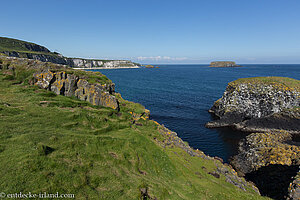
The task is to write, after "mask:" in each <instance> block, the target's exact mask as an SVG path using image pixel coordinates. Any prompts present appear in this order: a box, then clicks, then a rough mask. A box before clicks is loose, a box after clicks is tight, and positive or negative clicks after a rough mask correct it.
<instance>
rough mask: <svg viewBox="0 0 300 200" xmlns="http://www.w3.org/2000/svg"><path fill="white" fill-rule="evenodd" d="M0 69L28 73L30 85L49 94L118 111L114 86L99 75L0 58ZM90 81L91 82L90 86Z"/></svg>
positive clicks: (33, 62) (56, 65)
mask: <svg viewBox="0 0 300 200" xmlns="http://www.w3.org/2000/svg"><path fill="white" fill-rule="evenodd" d="M1 58H2V59H1V62H2V63H0V69H4V70H11V71H12V72H13V73H15V74H16V73H19V74H20V73H26V74H28V73H31V72H32V74H33V79H32V80H30V83H31V84H35V85H37V86H39V87H40V88H43V89H47V90H49V91H53V92H54V93H55V94H57V95H64V96H69V97H72V96H74V97H77V98H79V99H80V100H84V101H88V102H90V103H91V104H93V105H97V106H104V107H110V108H113V109H116V110H119V102H118V100H117V98H116V97H115V85H114V84H113V83H112V82H111V81H110V80H109V79H107V78H106V77H105V76H104V75H103V74H101V73H99V72H98V73H92V72H85V71H81V70H74V69H72V68H70V67H68V66H65V65H59V64H52V63H45V62H40V61H36V60H29V59H25V58H18V59H16V58H11V57H3V56H2V57H1ZM91 82H92V83H91Z"/></svg>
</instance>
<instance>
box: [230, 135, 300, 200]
mask: <svg viewBox="0 0 300 200" xmlns="http://www.w3.org/2000/svg"><path fill="white" fill-rule="evenodd" d="M231 164H232V165H233V167H234V168H235V169H236V170H237V171H238V172H239V174H240V175H243V176H245V178H246V179H247V180H250V181H252V182H254V183H255V184H256V186H257V187H258V188H259V190H260V192H261V194H262V195H265V196H269V197H272V198H274V199H297V198H296V197H299V195H300V193H299V192H300V188H299V185H297V183H298V182H297V181H299V177H298V178H297V177H296V178H295V176H296V175H297V172H298V170H299V165H300V143H299V141H297V140H295V138H293V135H291V134H290V133H288V132H286V131H281V132H277V133H252V134H250V135H249V136H247V137H246V138H245V139H244V140H243V141H242V142H240V146H239V154H238V155H236V156H234V157H233V159H232V161H231ZM289 197H290V198H289Z"/></svg>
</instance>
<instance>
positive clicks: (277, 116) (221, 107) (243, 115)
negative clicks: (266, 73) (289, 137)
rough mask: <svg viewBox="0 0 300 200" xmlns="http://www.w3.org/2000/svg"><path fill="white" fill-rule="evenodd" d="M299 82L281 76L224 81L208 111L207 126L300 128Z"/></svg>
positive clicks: (270, 128)
mask: <svg viewBox="0 0 300 200" xmlns="http://www.w3.org/2000/svg"><path fill="white" fill-rule="evenodd" d="M299 87H300V81H298V80H295V79H290V78H281V77H258V78H249V79H238V80H237V81H233V82H231V83H229V84H228V86H227V88H226V91H225V92H224V94H223V96H222V98H221V99H219V100H217V101H216V102H215V103H214V105H213V106H212V108H211V109H210V110H209V112H210V113H212V114H214V116H216V118H218V119H217V120H215V121H213V122H209V123H207V124H206V127H208V128H215V127H225V126H231V127H233V128H235V129H238V130H242V131H247V132H253V131H258V132H266V131H271V130H272V131H273V130H279V129H284V130H288V131H291V132H299V130H300V109H299V108H300V101H299V99H300V92H299V91H300V90H299Z"/></svg>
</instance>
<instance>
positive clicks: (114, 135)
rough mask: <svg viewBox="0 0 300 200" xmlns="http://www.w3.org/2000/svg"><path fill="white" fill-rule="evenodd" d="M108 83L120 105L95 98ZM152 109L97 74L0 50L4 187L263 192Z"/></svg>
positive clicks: (188, 195)
mask: <svg viewBox="0 0 300 200" xmlns="http://www.w3.org/2000/svg"><path fill="white" fill-rule="evenodd" d="M75 83H76V84H75ZM97 91H98V92H97ZM102 92H104V93H105V94H107V95H109V96H110V97H109V99H111V102H114V99H117V101H118V106H119V108H118V109H115V108H114V106H110V105H111V104H110V103H108V104H103V103H99V102H101V97H102ZM93 93H94V96H92V94H93ZM98 97H99V98H98ZM80 99H82V100H84V101H82V100H80ZM97 102H98V103H97ZM103 102H104V103H105V101H103ZM112 108H113V109H112ZM149 114H150V113H149V111H148V110H146V109H145V108H144V107H143V106H142V105H140V104H136V103H133V102H129V101H126V100H124V99H123V98H122V97H121V95H120V94H118V93H115V91H114V85H113V83H112V82H111V81H110V80H109V79H107V78H106V77H105V76H104V75H102V74H101V73H93V72H86V71H81V70H74V69H72V68H70V67H68V66H63V65H58V64H53V63H45V62H40V61H37V60H30V59H24V58H12V57H5V56H0V116H1V117H0V126H1V130H0V135H1V137H2V139H1V140H0V158H1V160H2V162H1V163H0V169H1V170H0V176H1V177H2V180H1V183H0V187H1V188H2V191H3V192H5V193H7V194H8V193H9V192H10V191H12V190H21V189H22V188H24V187H26V188H27V189H28V190H30V191H39V189H40V188H43V190H44V191H47V192H51V191H63V192H64V193H70V194H75V197H76V198H78V199H81V198H91V199H119V198H125V199H199V198H200V199H218V198H219V197H222V198H224V199H264V198H263V197H261V196H259V192H258V190H257V188H256V187H255V186H254V185H253V184H251V183H249V182H247V181H245V179H244V178H242V177H238V176H237V173H236V171H235V170H234V169H233V168H232V167H231V166H230V165H228V164H223V163H222V162H221V161H220V159H218V158H212V157H209V156H207V155H205V154H204V153H203V152H202V151H200V150H195V149H192V148H191V147H190V146H189V145H188V144H187V143H186V142H184V141H182V140H181V139H180V138H179V137H178V136H177V134H176V133H175V132H173V131H170V130H169V129H167V128H165V127H164V126H163V125H160V124H158V123H157V122H155V121H153V120H150V119H149ZM13 174H18V175H17V176H16V175H13ZM29 176H34V177H35V180H34V181H29V180H28V177H29ZM62 177H63V178H62ZM20 182H21V183H22V184H18V183H20Z"/></svg>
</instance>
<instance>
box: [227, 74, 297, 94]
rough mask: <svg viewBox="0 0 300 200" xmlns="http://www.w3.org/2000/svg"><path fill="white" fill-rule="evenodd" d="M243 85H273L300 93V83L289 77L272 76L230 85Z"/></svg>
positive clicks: (242, 79)
mask: <svg viewBox="0 0 300 200" xmlns="http://www.w3.org/2000/svg"><path fill="white" fill-rule="evenodd" d="M241 83H252V84H261V83H262V84H272V85H278V86H285V87H288V88H290V89H295V90H296V91H298V92H300V81H299V80H296V79H293V78H287V77H276V76H270V77H253V78H241V79H237V80H235V81H233V82H231V83H230V84H231V85H236V84H241Z"/></svg>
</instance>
